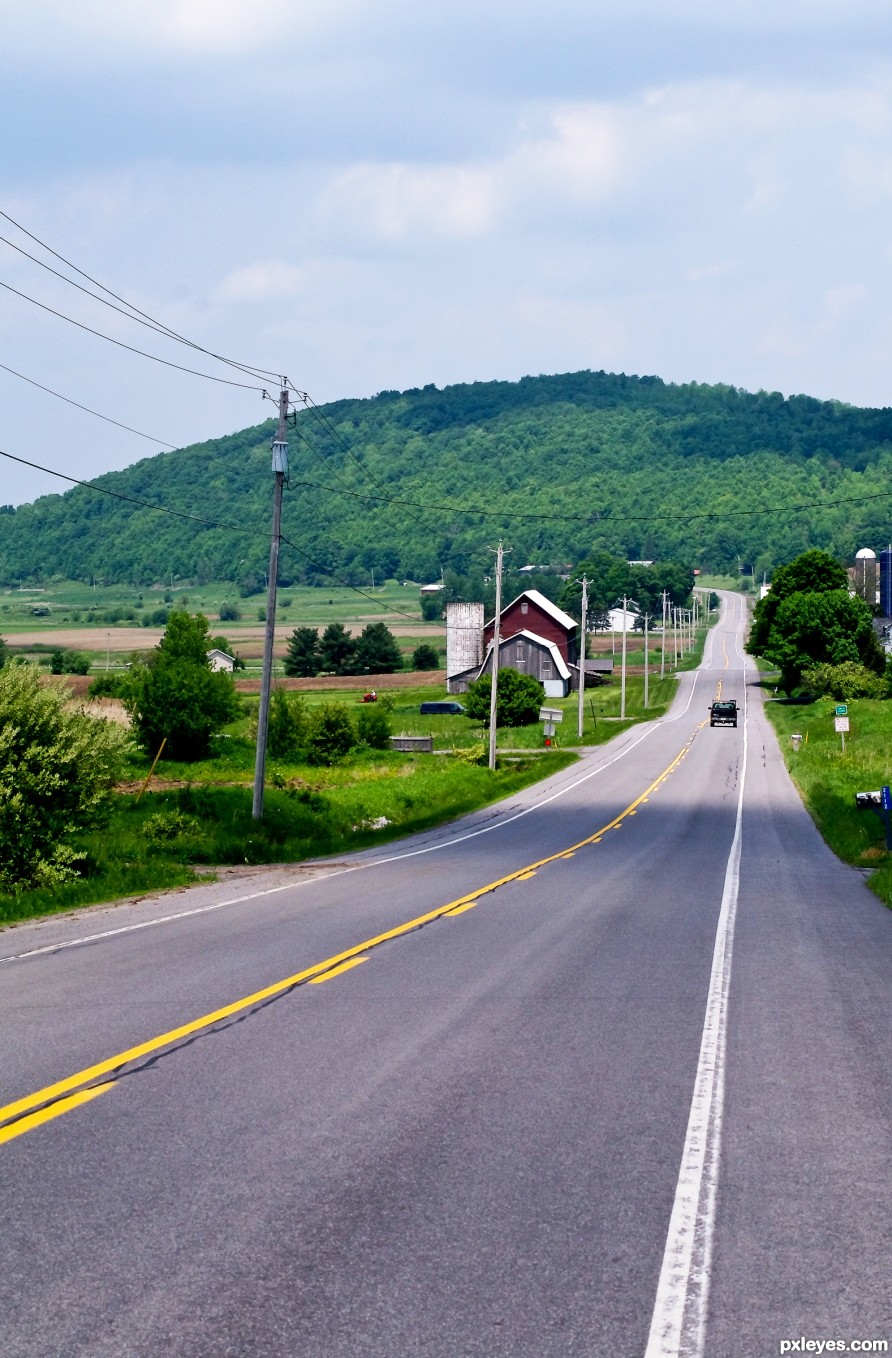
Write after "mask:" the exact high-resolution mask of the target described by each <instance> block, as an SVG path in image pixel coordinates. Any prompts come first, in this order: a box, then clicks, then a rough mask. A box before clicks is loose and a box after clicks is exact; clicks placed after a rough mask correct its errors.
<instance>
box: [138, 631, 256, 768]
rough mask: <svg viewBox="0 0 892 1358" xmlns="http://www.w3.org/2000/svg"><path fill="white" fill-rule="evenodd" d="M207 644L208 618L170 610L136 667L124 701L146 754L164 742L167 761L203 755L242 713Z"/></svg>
mask: <svg viewBox="0 0 892 1358" xmlns="http://www.w3.org/2000/svg"><path fill="white" fill-rule="evenodd" d="M207 642H208V624H207V618H205V617H203V616H202V615H201V614H200V613H199V614H197V615H196V616H195V617H193V616H192V615H191V614H189V613H178V612H177V613H171V615H170V621H169V623H168V625H167V631H166V632H165V633H164V636H163V638H162V639H161V642H160V644H159V645H158V646H157V647H156V649H155V650H154V651H153V652H152V654H151V656H150V657H149V659H148V661H147V662H139V663H137V664H135V665H134V666H133V669H132V670H131V672H130V680H129V682H128V684H127V689H126V693H125V695H124V702H125V705H126V707H127V710H128V712H129V713H130V716H131V718H132V720H133V728H134V733H135V735H136V739H137V743H138V744H139V745H140V746H141V748H142V749H143V750H144V751H145V752H146V754H151V755H153V754H155V753H156V751H157V750H158V749H159V748H160V746H161V742H162V740H166V742H167V744H166V745H165V748H164V757H165V758H166V759H184V760H191V759H203V758H205V757H206V756H207V755H208V753H209V752H210V745H211V740H212V738H213V736H215V735H216V734H217V732H219V731H220V730H221V729H222V727H224V726H225V725H226V723H227V722H228V721H233V720H234V718H235V717H236V716H238V711H239V706H238V699H237V697H236V693H235V689H234V688H233V684H232V679H231V677H230V675H228V674H226V673H223V672H220V673H215V672H214V671H212V670H211V667H210V661H209V660H208V656H207Z"/></svg>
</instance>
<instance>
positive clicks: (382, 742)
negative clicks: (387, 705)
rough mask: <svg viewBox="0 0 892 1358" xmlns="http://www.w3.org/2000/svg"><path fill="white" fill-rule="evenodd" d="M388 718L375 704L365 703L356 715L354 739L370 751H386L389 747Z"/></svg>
mask: <svg viewBox="0 0 892 1358" xmlns="http://www.w3.org/2000/svg"><path fill="white" fill-rule="evenodd" d="M390 736H391V725H390V717H389V716H388V714H387V712H386V711H385V710H384V709H383V707H379V706H378V704H377V703H366V704H364V705H363V706H362V707H360V709H359V711H358V712H357V714H356V739H357V740H358V741H359V742H360V744H362V745H368V746H369V748H370V749H372V750H386V749H388V748H389V746H390Z"/></svg>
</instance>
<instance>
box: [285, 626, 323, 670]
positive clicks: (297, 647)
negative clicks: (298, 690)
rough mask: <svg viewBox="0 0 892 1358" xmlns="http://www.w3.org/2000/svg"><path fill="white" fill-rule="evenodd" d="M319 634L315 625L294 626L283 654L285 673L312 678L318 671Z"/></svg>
mask: <svg viewBox="0 0 892 1358" xmlns="http://www.w3.org/2000/svg"><path fill="white" fill-rule="evenodd" d="M321 664H322V659H321V656H320V654H319V635H318V633H317V631H316V628H315V627H295V629H294V631H293V632H292V633H291V640H290V641H289V642H288V650H287V652H286V655H285V660H284V667H285V673H286V674H290V675H291V676H292V678H297V679H312V678H313V676H314V675H316V674H318V673H319V670H320V668H321Z"/></svg>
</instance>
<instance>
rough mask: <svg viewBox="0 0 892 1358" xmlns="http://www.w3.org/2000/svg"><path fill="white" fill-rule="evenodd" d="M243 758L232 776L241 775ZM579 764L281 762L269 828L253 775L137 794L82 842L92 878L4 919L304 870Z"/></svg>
mask: <svg viewBox="0 0 892 1358" xmlns="http://www.w3.org/2000/svg"><path fill="white" fill-rule="evenodd" d="M242 743H243V742H239V744H242ZM233 744H235V742H233ZM243 755H244V750H242V751H240V752H239V754H238V757H237V758H236V759H235V760H233V762H232V764H231V765H230V772H238V773H243V768H242V767H241V765H243V763H244V758H243ZM574 758H575V756H573V755H572V754H570V753H566V752H561V751H552V752H549V753H547V754H544V753H542V754H532V753H531V754H530V756H529V757H527V758H523V759H520V760H518V761H512V762H506V763H505V764H503V765H502V766H500V767H499V768H497V769H496V770H495V772H494V773H491V772H490V770H489V769H488V768H486V767H482V766H480V765H477V764H473V763H469V762H468V761H467V759H463V758H462V757H461V756H456V757H454V758H437V759H432V758H431V756H430V755H403V754H394V753H390V752H377V751H376V752H372V751H367V752H362V753H357V754H355V755H350V756H348V757H347V758H346V759H344V760H343V761H342V762H341V763H340V764H337V765H334V766H333V767H331V768H313V769H309V768H307V767H306V766H305V765H289V764H287V763H284V762H282V761H273V762H271V764H270V766H269V770H268V771H269V786H268V788H267V791H266V797H265V804H264V818H263V820H262V821H261V822H255V821H254V820H252V817H251V786H250V780H249V779H245V778H244V777H241V778H240V779H239V781H238V785H236V786H227V785H226V784H225V783H224V782H222V781H216V782H211V781H209V780H202V779H201V778H200V777H198V778H194V779H193V781H190V782H187V783H185V784H184V785H183V786H178V787H171V786H169V785H168V786H167V787H162V789H161V790H158V791H154V792H152V791H149V792H147V793H146V795H145V796H144V797H143V798H142V800H141V801H140V802H139V803H138V804H137V801H136V796H135V794H133V793H129V794H119V795H118V796H117V797H116V799H115V803H114V805H113V809H112V812H111V816H110V819H109V821H108V823H107V824H106V825H105V826H104V827H103V828H102V829H101V830H96V831H93V832H92V833H90V834H88V835H85V836H82V837H81V839H80V840H79V841H78V842H76V844H75V847H77V848H78V849H81V850H84V851H85V852H86V853H87V855H88V857H87V870H86V875H85V876H83V877H81V878H79V879H77V880H75V881H73V882H71V883H68V884H65V885H62V886H60V887H58V888H55V889H52V890H51V889H44V890H38V891H27V892H21V893H17V894H7V895H0V922H2V923H9V922H11V921H13V920H20V919H28V918H32V917H35V916H37V915H46V914H50V913H54V912H58V911H62V910H71V909H76V908H78V907H81V906H86V905H89V904H96V903H99V902H102V901H110V900H116V899H119V898H121V897H123V896H128V895H137V894H145V893H146V892H151V891H155V890H160V889H162V888H164V887H172V886H182V885H185V884H187V883H193V882H195V881H196V880H197V879H196V875H195V868H196V866H197V867H199V869H200V868H201V867H202V866H206V867H207V868H208V869H209V870H210V869H211V868H212V866H213V865H218V864H266V863H296V862H301V861H303V860H306V859H308V858H316V857H319V856H322V855H327V854H335V853H344V852H347V851H349V850H352V849H357V848H363V847H366V846H367V845H369V844H372V843H381V842H386V841H388V840H390V839H394V838H396V837H397V836H400V835H406V834H410V833H414V832H417V831H419V830H424V829H427V828H429V827H430V826H432V825H437V824H441V823H442V822H444V821H448V820H453V819H455V818H456V817H457V816H461V815H464V814H466V813H467V812H470V811H474V810H477V809H478V808H480V807H482V806H487V805H488V804H489V803H491V802H494V801H497V800H499V799H501V798H503V797H507V796H510V795H511V794H512V793H514V792H517V791H519V790H520V789H521V788H524V787H527V786H528V785H529V784H530V783H533V782H536V781H537V780H538V779H540V778H542V777H544V776H545V775H546V774H550V773H555V772H557V771H558V770H559V769H562V768H565V767H567V765H568V764H570V763H572V762H573V760H574ZM207 762H210V761H206V763H207ZM185 767H188V769H189V771H190V772H191V773H192V774H193V775H195V774H200V773H201V772H205V773H206V772H207V771H206V770H202V769H201V768H200V766H196V765H192V766H173V767H171V766H169V765H168V766H165V767H164V770H163V772H164V777H165V780H167V779H170V778H171V775H172V774H175V773H180V772H182V771H184V768H185ZM225 771H226V770H225V768H221V769H220V771H219V774H222V773H225ZM219 774H218V779H219ZM212 876H213V874H212V873H211V879H212Z"/></svg>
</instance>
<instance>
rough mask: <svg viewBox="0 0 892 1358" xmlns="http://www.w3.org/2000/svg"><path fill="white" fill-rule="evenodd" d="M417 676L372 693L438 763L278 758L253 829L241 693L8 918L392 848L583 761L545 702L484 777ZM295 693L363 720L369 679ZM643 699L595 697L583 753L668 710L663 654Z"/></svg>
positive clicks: (456, 727)
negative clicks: (193, 758)
mask: <svg viewBox="0 0 892 1358" xmlns="http://www.w3.org/2000/svg"><path fill="white" fill-rule="evenodd" d="M354 597H355V596H354ZM197 602H200V601H197ZM191 605H192V600H191V598H190V600H189V603H188V605H187V606H191ZM86 625H87V626H89V624H86ZM705 636H706V631H705V629H704V630H703V631H702V632H701V634H700V637H699V638H698V644H697V646H696V647H695V648H694V650H693V651H691V652H689V653H688V654H687V655H686V656H685V657H684V659H683V660H682V661H681V662H680V663H679V666H678V668H679V669H689V668H692V667H694V666H695V665H696V664H698V663H699V658H700V655H701V654H702V647H703V643H704V640H705ZM146 639H148V629H146ZM601 640H602V642H603V640H604V639H603V638H602V639H601ZM608 644H609V642H608ZM634 644H635V645H636V646H637V647H638V650H637V651H633V650H632V649H631V646H630V648H629V652H628V660H629V662H630V665H631V664H632V662H633V661H636V660H637V661H638V662H640V664H643V659H644V656H643V651H641V650H640V641H636V642H635V643H634ZM417 680H418V676H412V675H411V674H409V673H405V672H404V673H402V674H400V675H395V676H387V679H386V681H385V682H384V683H383V684H382V683H379V684H378V686H377V687H378V693H379V697H380V699H381V700H383V699H384V698H385V697H386V698H387V699H388V700H389V702H388V706H391V708H392V710H391V715H390V720H391V728H392V730H393V732H394V734H408V735H420V734H423V735H427V734H432V735H433V737H434V749H435V754H434V755H433V756H431V755H404V754H397V753H394V752H391V751H385V752H378V751H371V750H359V751H355V752H354V753H352V754H350V755H348V756H347V757H346V758H345V759H343V760H342V761H340V762H339V763H337V764H335V765H333V766H332V767H328V768H325V767H323V768H320V767H310V766H308V765H306V764H298V763H289V762H287V761H282V760H276V759H273V758H270V760H269V761H268V765H267V800H266V813H265V816H264V820H263V822H262V823H261V824H259V825H258V824H257V823H256V822H254V821H252V819H251V784H252V779H253V770H254V743H253V737H252V723H253V725H255V726H256V711H257V704H258V699H257V697H256V696H255V695H254V694H252V693H243V694H242V703H243V713H242V715H241V717H240V718H239V719H238V720H237V721H235V722H234V723H233V724H232V725H231V726H230V727H228V728H227V730H226V731H225V732H224V733H223V735H222V736H221V737H220V738H219V739H218V741H217V746H216V750H215V752H214V757H213V758H210V759H206V760H203V761H200V762H198V763H194V764H176V763H173V762H170V761H164V762H162V763H161V764H160V765H159V766H158V770H157V773H156V775H155V776H154V778H153V779H152V781H151V783H150V785H149V789H148V791H147V792H146V793H145V795H144V796H143V797H142V799H141V800H140V802H139V803H138V804H137V800H136V793H137V791H138V789H139V787H140V785H141V784H142V782H143V780H144V779H145V777H146V775H147V773H148V771H149V761H148V760H147V759H146V758H145V756H143V755H142V754H141V753H139V752H138V751H136V750H135V749H132V750H131V751H130V753H129V754H128V756H127V769H126V774H125V778H124V781H123V783H122V785H121V786H120V788H119V790H118V793H117V795H116V796H115V798H114V805H113V810H112V813H111V817H110V820H109V822H108V824H107V825H106V826H105V827H104V828H103V829H102V830H101V831H96V832H94V833H92V834H89V835H85V836H83V837H82V838H81V840H80V841H79V842H78V843H76V847H77V848H79V849H82V850H83V851H85V852H86V854H87V870H86V873H85V875H84V876H83V877H82V878H81V879H79V880H77V881H74V882H72V883H69V884H67V885H65V886H63V887H60V888H57V889H55V890H41V891H31V892H22V893H18V894H13V895H6V896H0V922H3V921H11V920H14V919H22V918H28V917H31V916H35V915H40V914H45V913H49V912H52V911H58V910H66V909H72V908H75V907H80V906H84V905H88V904H92V903H98V902H102V901H109V900H114V899H118V898H120V897H122V896H126V895H135V894H140V893H143V892H146V891H153V890H159V889H161V888H163V887H169V886H180V885H183V884H184V883H186V882H190V881H194V880H195V871H196V869H197V870H198V871H199V872H201V871H202V870H203V869H204V868H208V869H212V867H213V866H214V865H218V864H258V863H282V862H286V863H287V862H298V861H300V860H302V859H306V858H309V857H316V856H319V855H323V854H330V853H337V852H344V851H346V850H348V849H351V848H357V847H361V846H363V845H366V844H369V843H372V842H377V841H381V840H387V839H391V838H394V837H395V836H398V835H404V834H407V833H410V832H413V831H417V830H420V829H423V828H426V827H428V826H431V825H435V824H440V823H442V822H444V821H448V820H451V819H453V818H455V817H456V816H459V815H462V814H464V813H466V812H469V811H472V810H475V809H477V808H479V807H481V806H485V805H487V804H488V803H490V802H493V801H496V800H498V799H500V798H502V797H505V796H508V795H510V794H511V793H512V792H514V791H516V790H518V789H519V788H522V787H525V786H527V785H528V784H529V783H531V782H534V781H536V780H537V779H539V778H542V777H545V776H546V775H547V774H550V773H552V772H555V771H556V770H557V769H559V768H561V767H564V766H565V765H566V764H567V763H568V762H570V761H572V760H573V759H574V758H575V757H576V756H575V754H574V753H573V749H574V747H578V746H579V744H580V741H579V738H578V736H577V712H578V695H575V694H574V695H571V696H569V697H568V698H564V699H555V700H549V704H548V705H549V706H553V707H558V708H560V709H561V710H562V711H563V713H564V720H563V722H562V723H561V724H560V725H559V727H558V735H557V739H556V740H555V741H554V742H553V744H552V746H551V748H549V749H546V748H545V746H544V738H543V732H542V726H541V724H540V723H538V722H537V723H535V724H534V725H532V726H528V727H522V728H504V729H500V730H499V731H498V733H497V735H498V742H497V748H498V752H499V767H498V768H497V769H496V770H495V772H491V771H490V770H489V769H488V768H487V767H485V749H486V745H487V742H488V732H487V731H486V730H485V729H484V727H483V725H482V724H481V723H479V722H476V721H472V720H471V719H470V718H468V717H464V716H435V717H429V716H424V717H422V716H421V714H420V712H419V707H420V705H421V703H422V702H424V701H425V700H426V699H434V698H440V697H443V696H445V682H444V679H443V676H442V675H436V676H434V675H431V676H430V678H429V679H428V680H427V682H425V683H423V684H420V683H418V682H417ZM70 684H71V687H72V688H73V689H75V690H76V691H77V693H78V695H79V696H80V697H81V698H82V697H83V694H84V692H85V690H86V688H87V686H88V684H89V679H88V678H86V677H83V676H79V677H73V678H72V679H71V680H70ZM310 685H312V686H313V687H309V686H310ZM332 685H335V687H332ZM293 686H299V687H300V689H301V697H302V700H303V701H304V703H305V704H306V705H307V706H308V707H310V708H312V707H314V706H317V705H319V704H320V703H323V702H342V703H344V704H345V705H347V706H348V707H349V708H350V710H351V711H358V710H359V701H358V700H359V697H360V693H359V692H358V689H361V688H364V687H366V686H367V681H366V680H361V679H356V680H353V679H348V680H340V681H338V680H333V679H330V678H329V679H323V680H314V681H303V680H295V681H288V682H287V684H286V687H288V688H292V687H293ZM250 687H256V683H255V684H251V685H250ZM649 689H650V692H649V705H648V708H647V709H645V708H644V702H643V699H644V679H643V675H642V674H641V673H634V672H630V673H628V674H627V682H626V703H625V718H624V719H620V716H619V714H620V709H621V685H620V679H619V675H618V674H617V675H616V676H615V677H614V679H613V681H612V682H611V683H609V684H599V685H598V686H596V687H592V688H590V689H588V690H587V691H586V693H585V695H584V700H585V701H584V709H583V710H584V724H583V732H582V741H581V743H582V744H583V745H596V744H602V743H604V742H606V741H607V740H609V739H610V738H611V737H612V736H614V735H616V734H617V733H618V732H619V731H622V730H624V729H625V728H626V727H627V726H630V725H632V724H634V723H635V722H636V721H641V720H648V719H650V718H653V717H657V716H659V715H661V714H662V713H663V712H664V711H665V710H666V707H667V706H668V704H669V703H670V702H671V701H672V698H673V697H674V694H675V689H676V680H675V678H674V677H672V675H671V673H670V671H669V669H668V668H667V675H666V678H664V679H663V680H660V678H659V654H658V650H655V651H653V652H652V656H651V674H650V682H649ZM98 706H101V705H98ZM114 706H115V707H116V710H115V712H114V714H112V712H111V709H110V708H109V715H115V716H116V717H117V718H121V717H123V715H124V714H123V710H122V709H121V710H118V709H120V704H117V705H114ZM481 757H483V758H484V764H483V765H481V763H480V762H479V761H480V759H481Z"/></svg>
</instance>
